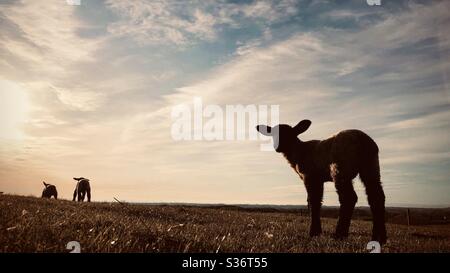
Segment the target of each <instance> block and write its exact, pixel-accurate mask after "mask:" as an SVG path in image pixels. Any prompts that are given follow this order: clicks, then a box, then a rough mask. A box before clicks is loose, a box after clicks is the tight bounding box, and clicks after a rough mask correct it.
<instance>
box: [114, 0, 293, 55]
mask: <svg viewBox="0 0 450 273" xmlns="http://www.w3.org/2000/svg"><path fill="white" fill-rule="evenodd" d="M107 5H108V7H109V8H110V9H111V10H113V11H114V12H115V13H116V14H117V15H118V16H119V17H120V18H119V20H118V21H117V22H114V23H112V24H111V25H110V26H109V27H108V31H109V32H110V33H112V34H113V35H118V36H129V37H132V38H133V39H134V40H135V41H136V42H137V43H139V44H141V45H147V44H158V45H160V44H167V45H175V46H185V45H189V44H193V43H197V42H199V41H213V40H215V39H216V38H217V36H218V33H219V32H220V31H221V30H222V29H223V28H224V27H234V28H239V27H241V24H242V23H243V19H248V20H261V21H262V22H265V23H267V24H271V23H273V22H277V21H279V20H281V19H283V18H287V17H289V16H291V15H294V14H295V13H296V11H297V4H296V1H290V0H281V1H252V2H251V3H248V4H235V3H229V2H226V1H194V3H192V2H176V3H174V2H171V1H144V0H139V1H133V2H124V1H117V0H108V1H107Z"/></svg>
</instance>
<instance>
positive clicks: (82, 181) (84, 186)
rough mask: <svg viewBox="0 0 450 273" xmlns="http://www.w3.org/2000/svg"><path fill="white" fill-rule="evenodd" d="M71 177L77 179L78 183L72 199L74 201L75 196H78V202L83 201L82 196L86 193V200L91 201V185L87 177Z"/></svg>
mask: <svg viewBox="0 0 450 273" xmlns="http://www.w3.org/2000/svg"><path fill="white" fill-rule="evenodd" d="M73 179H74V180H76V181H78V183H77V186H76V187H75V191H74V192H73V200H72V201H75V198H76V197H77V196H78V202H83V201H84V197H85V195H86V194H87V200H88V202H91V185H90V184H89V179H86V178H84V177H80V178H76V177H74V178H73Z"/></svg>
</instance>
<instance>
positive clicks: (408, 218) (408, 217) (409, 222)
mask: <svg viewBox="0 0 450 273" xmlns="http://www.w3.org/2000/svg"><path fill="white" fill-rule="evenodd" d="M410 217H411V214H410V211H409V208H407V209H406V220H407V222H408V227H409V225H410V224H411V218H410Z"/></svg>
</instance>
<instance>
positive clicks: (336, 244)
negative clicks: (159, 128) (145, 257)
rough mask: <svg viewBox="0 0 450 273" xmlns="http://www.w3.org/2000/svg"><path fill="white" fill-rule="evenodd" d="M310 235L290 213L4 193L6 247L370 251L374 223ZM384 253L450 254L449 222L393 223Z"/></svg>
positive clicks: (327, 224)
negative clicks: (342, 232) (335, 235)
mask: <svg viewBox="0 0 450 273" xmlns="http://www.w3.org/2000/svg"><path fill="white" fill-rule="evenodd" d="M322 221H323V229H324V234H323V235H322V236H321V237H319V238H314V239H310V238H309V237H308V236H307V234H308V232H307V231H308V225H309V220H308V217H305V216H299V215H298V214H296V213H292V212H255V211H245V210H235V209H234V210H233V209H224V208H201V207H183V206H150V205H127V206H122V205H120V204H118V203H76V202H70V201H64V200H58V201H57V200H53V199H52V200H44V199H40V198H34V197H20V196H11V195H0V252H68V250H66V244H67V242H69V241H79V242H80V244H81V248H82V252H367V250H366V249H365V247H366V244H367V242H368V241H369V240H370V231H371V223H370V222H368V221H361V220H354V221H353V222H352V226H351V236H350V237H349V238H348V239H347V240H344V241H336V240H333V239H332V238H331V234H332V232H333V230H334V227H335V224H336V220H335V219H331V218H324V219H322ZM388 234H389V242H388V244H387V245H386V246H384V248H383V252H450V225H436V226H411V227H409V228H408V227H407V226H405V225H396V224H389V225H388Z"/></svg>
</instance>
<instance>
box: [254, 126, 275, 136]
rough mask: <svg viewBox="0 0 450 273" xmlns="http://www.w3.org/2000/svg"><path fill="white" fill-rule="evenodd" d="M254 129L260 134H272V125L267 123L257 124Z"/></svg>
mask: <svg viewBox="0 0 450 273" xmlns="http://www.w3.org/2000/svg"><path fill="white" fill-rule="evenodd" d="M256 130H258V132H260V133H261V134H263V135H265V136H271V135H272V127H270V126H267V125H258V126H256Z"/></svg>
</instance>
